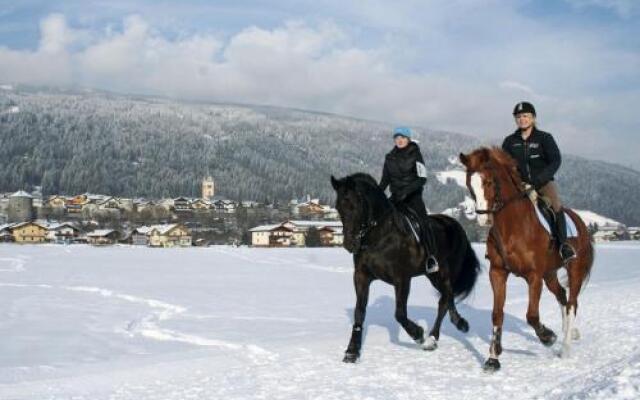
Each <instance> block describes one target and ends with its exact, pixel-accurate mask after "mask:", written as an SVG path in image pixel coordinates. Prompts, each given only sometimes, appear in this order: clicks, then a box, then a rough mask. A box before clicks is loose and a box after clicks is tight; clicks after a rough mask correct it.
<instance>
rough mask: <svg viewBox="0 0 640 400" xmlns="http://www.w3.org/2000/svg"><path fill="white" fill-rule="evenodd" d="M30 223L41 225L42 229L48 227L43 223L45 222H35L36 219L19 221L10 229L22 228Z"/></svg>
mask: <svg viewBox="0 0 640 400" xmlns="http://www.w3.org/2000/svg"><path fill="white" fill-rule="evenodd" d="M30 224H32V225H36V226H39V227H40V228H42V229H48V228H47V226H46V225H43V224H41V223H38V222H35V221H26V222H18V223H17V224H12V225H11V226H10V227H9V229H16V228H20V227H22V226H25V225H30Z"/></svg>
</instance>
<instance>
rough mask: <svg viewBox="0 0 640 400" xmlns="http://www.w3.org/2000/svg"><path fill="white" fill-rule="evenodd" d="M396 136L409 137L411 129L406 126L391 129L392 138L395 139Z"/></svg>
mask: <svg viewBox="0 0 640 400" xmlns="http://www.w3.org/2000/svg"><path fill="white" fill-rule="evenodd" d="M396 136H404V137H406V138H409V139H411V129H409V128H407V127H406V126H399V127H397V128H396V129H394V130H393V138H394V139H395V138H396Z"/></svg>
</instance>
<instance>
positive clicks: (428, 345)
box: [422, 336, 438, 351]
mask: <svg viewBox="0 0 640 400" xmlns="http://www.w3.org/2000/svg"><path fill="white" fill-rule="evenodd" d="M437 348H438V341H437V340H436V338H435V337H433V336H429V337H428V338H427V340H425V341H424V343H422V350H425V351H434V350H435V349H437Z"/></svg>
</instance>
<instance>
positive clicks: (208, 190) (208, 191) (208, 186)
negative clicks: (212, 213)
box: [202, 176, 215, 200]
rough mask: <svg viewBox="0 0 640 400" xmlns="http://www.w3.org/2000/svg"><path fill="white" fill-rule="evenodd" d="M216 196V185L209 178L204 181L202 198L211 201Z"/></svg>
mask: <svg viewBox="0 0 640 400" xmlns="http://www.w3.org/2000/svg"><path fill="white" fill-rule="evenodd" d="M214 195H215V184H214V182H213V178H212V177H211V176H208V177H206V178H204V179H203V180H202V198H203V199H205V200H211V199H212V198H213V196H214Z"/></svg>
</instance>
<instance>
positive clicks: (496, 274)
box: [484, 264, 509, 372]
mask: <svg viewBox="0 0 640 400" xmlns="http://www.w3.org/2000/svg"><path fill="white" fill-rule="evenodd" d="M508 277H509V272H508V271H507V270H505V269H504V268H502V267H497V266H495V265H494V264H492V265H491V267H490V269H489V280H490V281H491V289H492V290H493V313H492V314H491V319H492V322H493V335H492V336H491V345H490V346H489V358H488V359H487V361H485V363H484V370H485V371H487V372H493V371H497V370H499V369H500V361H498V357H500V354H502V324H503V322H504V300H505V297H506V295H507V278H508Z"/></svg>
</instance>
